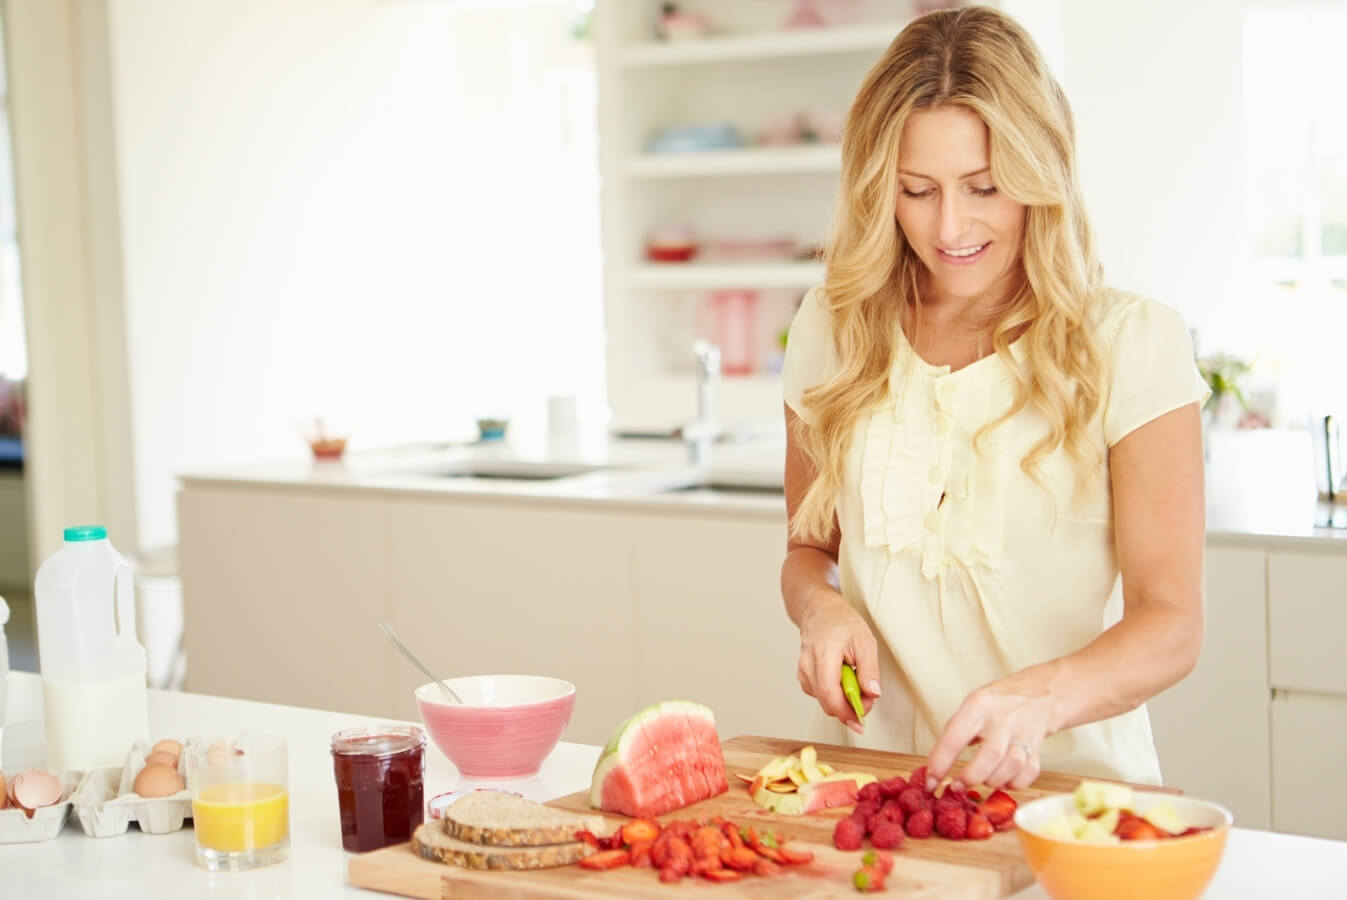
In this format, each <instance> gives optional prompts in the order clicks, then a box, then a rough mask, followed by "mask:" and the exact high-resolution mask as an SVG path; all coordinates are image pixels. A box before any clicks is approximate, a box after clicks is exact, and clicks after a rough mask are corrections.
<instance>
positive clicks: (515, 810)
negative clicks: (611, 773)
mask: <svg viewBox="0 0 1347 900" xmlns="http://www.w3.org/2000/svg"><path fill="white" fill-rule="evenodd" d="M604 828H605V826H604V820H603V817H602V816H582V815H577V814H575V813H569V812H566V811H565V810H560V809H553V808H552V807H550V806H543V805H542V804H541V803H534V802H533V801H532V800H525V799H524V798H523V797H518V796H515V795H514V794H506V793H502V792H499V791H474V792H472V793H471V794H468V795H467V796H464V797H460V798H459V799H457V800H455V801H454V802H453V803H451V804H450V805H449V806H448V807H446V808H445V810H444V833H445V834H447V835H448V836H449V837H451V838H457V839H458V840H460V841H464V842H466V843H469V844H486V845H488V846H492V847H540V846H545V845H548V844H569V843H572V842H574V841H575V833H576V832H577V831H592V832H593V833H594V834H603V833H605V832H604Z"/></svg>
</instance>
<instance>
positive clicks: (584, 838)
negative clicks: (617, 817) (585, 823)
mask: <svg viewBox="0 0 1347 900" xmlns="http://www.w3.org/2000/svg"><path fill="white" fill-rule="evenodd" d="M575 839H576V840H577V841H579V842H580V843H582V844H588V845H589V846H591V847H593V848H594V849H595V850H599V849H601V848H600V847H599V837H598V835H596V834H595V833H594V832H592V831H590V830H589V829H585V830H584V831H577V832H576V833H575Z"/></svg>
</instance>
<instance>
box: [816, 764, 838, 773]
mask: <svg viewBox="0 0 1347 900" xmlns="http://www.w3.org/2000/svg"><path fill="white" fill-rule="evenodd" d="M818 770H819V771H820V772H822V773H823V774H824V775H831V774H833V772H835V771H837V770H836V769H834V768H833V767H832V766H830V765H828V764H827V763H819V764H818Z"/></svg>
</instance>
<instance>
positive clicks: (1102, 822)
mask: <svg viewBox="0 0 1347 900" xmlns="http://www.w3.org/2000/svg"><path fill="white" fill-rule="evenodd" d="M1121 815H1122V813H1121V812H1120V811H1118V810H1116V809H1106V810H1104V811H1103V812H1102V813H1100V814H1099V815H1098V816H1096V817H1095V818H1093V819H1091V820H1090V821H1092V822H1097V823H1099V827H1100V828H1102V829H1104V830H1105V831H1107V832H1108V833H1109V834H1112V833H1113V832H1115V831H1117V830H1118V818H1119V816H1121Z"/></svg>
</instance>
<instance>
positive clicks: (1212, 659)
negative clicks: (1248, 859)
mask: <svg viewBox="0 0 1347 900" xmlns="http://www.w3.org/2000/svg"><path fill="white" fill-rule="evenodd" d="M1266 559H1267V554H1265V553H1264V552H1263V551H1261V550H1244V549H1225V548H1215V547H1208V548H1207V552H1206V636H1205V639H1204V641H1203V645H1202V657H1201V659H1200V660H1199V661H1198V664H1197V667H1196V668H1195V669H1194V670H1193V672H1192V674H1190V675H1189V676H1188V677H1187V678H1185V679H1184V680H1183V681H1181V682H1179V683H1178V684H1176V685H1175V686H1174V687H1172V688H1170V689H1169V690H1167V691H1165V692H1164V693H1163V694H1161V695H1160V696H1158V697H1156V698H1154V699H1153V700H1151V701H1150V703H1148V704H1147V707H1148V710H1149V712H1150V717H1151V727H1152V729H1153V731H1154V733H1155V746H1156V749H1157V751H1158V752H1159V754H1160V769H1161V771H1162V773H1163V775H1164V779H1165V783H1166V784H1170V785H1173V786H1174V787H1177V788H1180V789H1181V790H1183V791H1184V792H1185V793H1187V794H1190V795H1192V796H1195V797H1201V798H1203V799H1206V800H1211V801H1214V802H1217V803H1221V804H1223V805H1225V806H1228V807H1229V808H1230V810H1231V812H1233V813H1234V815H1235V822H1236V824H1238V825H1240V826H1241V827H1245V828H1268V827H1270V826H1271V821H1272V816H1271V802H1272V797H1271V784H1270V779H1269V741H1270V738H1269V732H1268V702H1269V695H1268V682H1267V597H1266V592H1265V590H1264V586H1263V585H1264V568H1265V565H1266Z"/></svg>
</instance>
